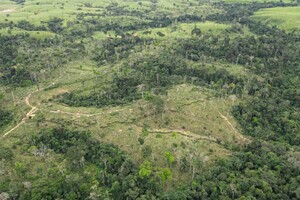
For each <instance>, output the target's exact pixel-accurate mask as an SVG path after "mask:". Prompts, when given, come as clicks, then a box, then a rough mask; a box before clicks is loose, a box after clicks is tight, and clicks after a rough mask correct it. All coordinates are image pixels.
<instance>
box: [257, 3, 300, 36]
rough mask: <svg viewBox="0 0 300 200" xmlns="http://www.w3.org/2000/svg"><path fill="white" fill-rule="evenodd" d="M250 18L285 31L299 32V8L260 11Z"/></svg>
mask: <svg viewBox="0 0 300 200" xmlns="http://www.w3.org/2000/svg"><path fill="white" fill-rule="evenodd" d="M252 18H253V19H256V20H259V21H262V22H265V23H268V24H270V25H272V26H274V25H275V26H278V27H279V28H281V29H284V30H287V31H292V30H294V29H296V30H298V31H299V30H300V7H280V8H268V9H262V10H260V11H258V12H256V13H255V15H254V16H253V17H252Z"/></svg>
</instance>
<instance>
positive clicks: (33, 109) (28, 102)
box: [2, 76, 62, 138]
mask: <svg viewBox="0 0 300 200" xmlns="http://www.w3.org/2000/svg"><path fill="white" fill-rule="evenodd" d="M60 77H62V76H60ZM60 77H58V78H57V79H56V80H55V81H54V82H53V83H51V84H50V85H48V86H47V87H45V88H41V89H37V90H35V91H33V92H30V93H29V94H28V95H27V96H26V97H25V103H26V105H27V106H29V107H30V108H31V109H30V111H29V112H28V113H27V114H26V115H25V117H23V119H22V120H21V121H20V122H19V123H18V124H17V125H16V126H15V127H13V128H12V129H10V130H9V131H7V132H6V133H4V134H3V135H2V138H3V137H5V136H7V135H8V134H10V133H11V132H13V131H14V130H16V129H17V128H19V127H20V126H21V125H22V124H24V123H25V122H26V120H28V119H29V118H30V116H32V115H33V114H34V113H35V112H36V111H37V110H38V108H37V106H33V105H31V103H30V97H31V95H32V94H35V93H37V92H39V91H43V90H44V89H46V88H48V87H50V86H52V85H54V84H55V82H56V81H57V80H58V79H59V78H60Z"/></svg>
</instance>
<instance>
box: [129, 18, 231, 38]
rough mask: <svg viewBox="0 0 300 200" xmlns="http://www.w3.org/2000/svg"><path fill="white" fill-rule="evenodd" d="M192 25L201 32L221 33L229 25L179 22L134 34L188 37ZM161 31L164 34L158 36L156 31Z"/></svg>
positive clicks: (146, 36) (152, 36)
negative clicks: (147, 32)
mask: <svg viewBox="0 0 300 200" xmlns="http://www.w3.org/2000/svg"><path fill="white" fill-rule="evenodd" d="M194 27H197V28H199V29H201V32H202V33H207V32H212V33H214V34H218V33H221V32H223V31H225V29H226V28H229V27H230V26H229V25H226V24H218V23H215V22H208V21H207V22H205V23H202V22H198V23H179V24H175V25H173V26H171V27H165V28H151V29H146V30H142V31H138V32H136V33H135V34H136V35H138V36H139V37H144V38H157V39H159V38H160V39H172V38H190V37H191V36H192V34H191V33H192V30H193V28H194ZM145 31H150V32H151V33H150V34H144V32H145ZM158 32H161V33H163V34H164V35H165V36H163V37H160V36H159V35H158V34H157V33H158Z"/></svg>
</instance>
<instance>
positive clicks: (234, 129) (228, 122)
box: [219, 111, 249, 141]
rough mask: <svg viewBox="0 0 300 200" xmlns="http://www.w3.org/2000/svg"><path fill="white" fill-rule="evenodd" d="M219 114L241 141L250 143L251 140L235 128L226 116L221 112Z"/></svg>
mask: <svg viewBox="0 0 300 200" xmlns="http://www.w3.org/2000/svg"><path fill="white" fill-rule="evenodd" d="M219 114H220V116H221V117H222V118H223V119H224V121H225V122H226V123H227V124H228V125H229V126H230V128H231V129H232V130H233V131H234V132H235V133H236V134H237V135H238V137H239V139H241V140H242V141H248V140H249V139H248V138H246V137H244V136H243V135H242V134H241V133H240V132H239V131H238V130H236V128H234V126H233V125H232V123H231V122H230V121H229V120H228V118H227V117H226V116H224V115H223V114H222V113H221V112H220V111H219Z"/></svg>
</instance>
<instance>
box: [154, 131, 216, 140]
mask: <svg viewBox="0 0 300 200" xmlns="http://www.w3.org/2000/svg"><path fill="white" fill-rule="evenodd" d="M148 131H149V132H150V133H162V134H167V133H177V134H180V135H182V136H185V137H188V138H191V139H194V140H207V141H211V142H217V139H216V138H214V137H211V136H201V135H198V134H195V133H192V132H190V131H184V130H180V129H152V130H148Z"/></svg>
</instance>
